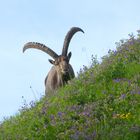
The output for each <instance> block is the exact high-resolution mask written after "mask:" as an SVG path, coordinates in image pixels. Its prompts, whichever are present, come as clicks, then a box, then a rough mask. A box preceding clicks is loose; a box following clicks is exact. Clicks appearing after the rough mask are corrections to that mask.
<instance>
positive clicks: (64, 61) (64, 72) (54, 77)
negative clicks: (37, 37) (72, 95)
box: [23, 27, 84, 88]
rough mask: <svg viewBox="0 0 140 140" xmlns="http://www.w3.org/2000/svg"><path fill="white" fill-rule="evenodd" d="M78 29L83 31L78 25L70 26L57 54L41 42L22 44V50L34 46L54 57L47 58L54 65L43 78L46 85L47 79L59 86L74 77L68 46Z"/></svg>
mask: <svg viewBox="0 0 140 140" xmlns="http://www.w3.org/2000/svg"><path fill="white" fill-rule="evenodd" d="M78 31H81V32H83V33H84V31H83V30H82V29H80V28H78V27H72V28H71V29H70V31H69V32H68V33H67V34H66V37H65V39H64V44H63V49H62V53H61V55H58V54H57V53H55V52H54V51H53V50H52V49H50V48H49V47H47V46H45V45H43V44H41V43H37V42H29V43H26V44H25V45H24V47H23V52H24V51H25V50H26V49H29V48H35V49H39V50H42V51H44V52H46V53H47V54H49V55H50V56H51V57H52V58H53V59H54V60H51V59H49V62H50V63H51V64H53V65H54V67H53V68H52V69H51V71H50V72H49V74H48V76H47V78H46V80H45V84H47V87H48V84H50V83H49V82H48V83H47V81H50V82H51V83H52V84H57V85H58V86H56V87H59V86H61V85H63V84H64V83H66V82H67V81H68V80H70V79H71V78H73V77H74V72H73V69H72V67H71V65H70V64H69V61H70V58H71V55H72V53H71V52H69V53H68V47H69V43H70V41H71V39H72V37H73V35H74V34H75V33H76V32H78ZM54 71H55V72H54ZM54 87H55V85H54ZM48 88H50V87H48Z"/></svg>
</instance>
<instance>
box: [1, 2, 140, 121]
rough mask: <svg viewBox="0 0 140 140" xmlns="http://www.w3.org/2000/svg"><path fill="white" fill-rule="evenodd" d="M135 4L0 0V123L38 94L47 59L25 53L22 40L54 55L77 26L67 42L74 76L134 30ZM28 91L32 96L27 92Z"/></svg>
mask: <svg viewBox="0 0 140 140" xmlns="http://www.w3.org/2000/svg"><path fill="white" fill-rule="evenodd" d="M139 6H140V1H139V0H98V1H97V0H96V1H95V0H69V1H66V0H50V1H48V0H38V1H37V0H36V1H35V0H12V1H10V0H4V1H2V0H0V65H1V67H0V77H1V78H0V85H1V86H0V87H1V93H0V120H2V118H3V116H9V115H13V114H15V113H17V112H18V109H19V108H20V107H21V106H22V105H23V103H22V102H23V99H22V96H24V98H25V99H26V100H27V102H30V101H32V100H35V99H36V98H37V99H39V98H40V97H41V95H44V79H45V76H46V75H47V73H48V71H49V69H50V67H51V64H50V63H49V62H48V59H49V58H50V56H48V55H47V54H45V53H43V52H41V51H37V50H28V51H27V52H26V53H25V54H23V53H22V48H23V45H24V44H25V43H26V42H28V41H37V42H40V43H44V44H46V45H47V46H49V47H50V48H52V49H53V50H55V51H56V52H57V53H60V52H61V49H62V45H63V40H64V37H65V35H66V33H67V31H68V30H69V29H70V28H71V27H72V26H78V27H81V28H82V29H83V30H84V31H85V34H84V35H83V34H82V33H80V32H79V33H77V34H76V35H75V36H74V38H73V39H72V41H71V44H70V47H69V51H70V50H71V51H72V59H71V64H72V65H73V67H74V70H75V73H76V72H77V71H79V69H80V68H81V67H82V66H83V65H89V63H90V59H91V55H92V54H94V55H95V54H97V56H98V57H99V58H100V57H101V56H103V55H105V54H107V52H108V50H109V49H115V42H116V41H119V40H120V39H122V38H127V35H128V33H132V32H133V33H136V30H137V29H139V28H140V8H139ZM30 86H32V88H33V90H34V94H35V95H34V94H33V92H32V91H31V89H30Z"/></svg>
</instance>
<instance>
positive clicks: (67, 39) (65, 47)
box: [62, 27, 84, 56]
mask: <svg viewBox="0 0 140 140" xmlns="http://www.w3.org/2000/svg"><path fill="white" fill-rule="evenodd" d="M78 31H81V32H83V33H84V31H83V30H82V29H81V28H79V27H72V28H71V29H70V30H69V31H68V33H67V34H66V36H65V39H64V44H63V49H62V55H63V56H66V55H67V52H68V47H69V43H70V41H71V39H72V37H73V35H74V34H75V33H76V32H78Z"/></svg>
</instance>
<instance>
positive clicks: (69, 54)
mask: <svg viewBox="0 0 140 140" xmlns="http://www.w3.org/2000/svg"><path fill="white" fill-rule="evenodd" d="M71 55H72V53H71V52H69V53H68V60H70V58H71Z"/></svg>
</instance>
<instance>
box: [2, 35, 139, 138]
mask: <svg viewBox="0 0 140 140" xmlns="http://www.w3.org/2000/svg"><path fill="white" fill-rule="evenodd" d="M56 139H58V140H71V139H73V140H79V139H80V140H93V139H95V140H110V139H112V140H138V139H140V38H139V34H138V37H137V38H136V39H135V38H134V37H133V36H130V38H129V39H128V40H125V41H123V42H122V41H121V42H119V43H118V44H117V48H116V51H109V52H108V54H107V55H106V56H104V57H103V58H102V62H101V63H99V62H98V60H97V58H96V57H93V56H92V65H91V66H90V67H89V68H88V67H86V66H84V68H83V69H81V70H80V72H79V74H78V77H77V78H75V79H73V80H72V81H71V82H70V83H69V84H68V85H66V86H65V87H63V88H61V89H59V90H58V92H56V93H54V94H48V96H47V97H43V98H42V99H40V101H38V102H35V103H34V102H31V104H30V105H27V104H25V105H24V106H23V108H21V110H20V113H18V114H17V115H15V116H12V117H10V118H8V119H5V120H4V121H3V122H2V124H1V125H0V140H56Z"/></svg>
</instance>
